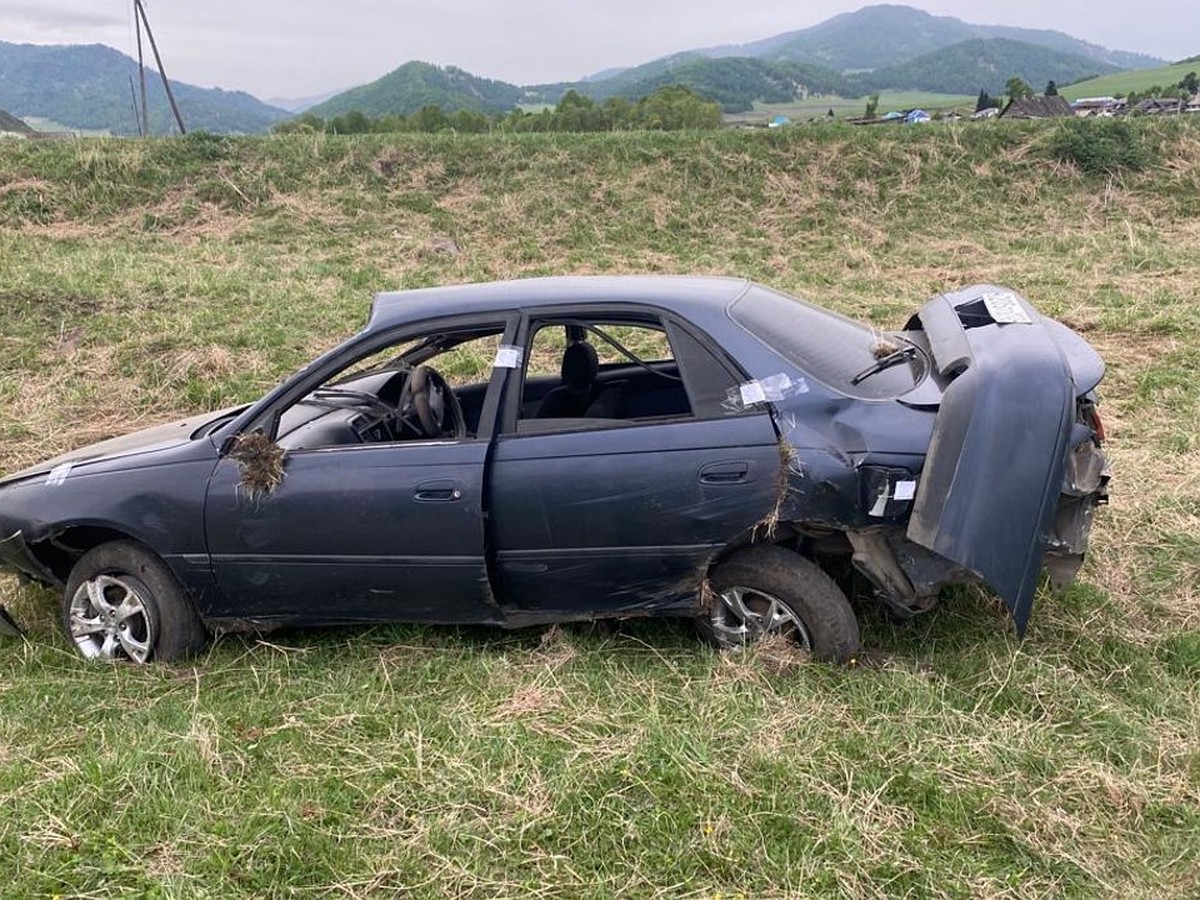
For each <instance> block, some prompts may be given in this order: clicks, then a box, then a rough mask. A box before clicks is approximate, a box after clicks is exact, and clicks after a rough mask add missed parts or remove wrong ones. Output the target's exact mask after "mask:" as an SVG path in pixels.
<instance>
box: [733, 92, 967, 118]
mask: <svg viewBox="0 0 1200 900" xmlns="http://www.w3.org/2000/svg"><path fill="white" fill-rule="evenodd" d="M867 99H868V98H867V97H838V96H832V95H831V96H819V97H808V98H807V99H805V100H798V101H796V102H795V103H756V104H755V105H754V109H753V110H751V111H749V112H744V113H730V114H727V115H726V116H725V120H726V121H727V122H730V123H736V122H759V123H761V122H769V121H771V119H773V118H774V117H775V116H787V117H788V118H789V119H792V120H793V121H795V122H805V121H807V120H809V119H811V118H813V117H814V116H824V115H826V114H828V112H829V110H831V109H832V110H833V112H834V115H835V116H837V117H839V118H847V117H852V116H861V115H862V114H863V112H864V111H865V110H866V107H867ZM976 99H977V98H975V97H968V96H966V95H959V94H936V93H931V92H929V91H883V92H881V93H880V94H879V115H883V114H884V113H887V112H891V111H892V110H906V109H914V108H917V107H919V108H921V109H925V110H927V111H928V112H930V113H934V112H937V111H948V110H951V109H957V110H958V111H959V112H960V113H969V112H974V111H975V101H976Z"/></svg>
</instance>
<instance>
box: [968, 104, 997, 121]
mask: <svg viewBox="0 0 1200 900" xmlns="http://www.w3.org/2000/svg"><path fill="white" fill-rule="evenodd" d="M998 115H1000V109H999V107H996V106H988V107H986V108H984V109H977V110H975V112H973V113H971V118H972V119H994V118H996V116H998Z"/></svg>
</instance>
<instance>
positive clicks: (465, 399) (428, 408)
mask: <svg viewBox="0 0 1200 900" xmlns="http://www.w3.org/2000/svg"><path fill="white" fill-rule="evenodd" d="M504 329H505V323H503V322H497V323H495V324H488V325H479V326H471V327H469V328H457V329H447V330H438V331H433V332H429V333H426V334H421V335H417V336H413V337H406V338H403V339H401V340H398V341H397V342H395V343H393V344H389V345H387V346H386V347H384V348H382V349H379V350H375V351H373V352H370V353H367V354H365V355H363V356H361V357H358V358H357V359H354V360H352V361H351V362H349V363H348V364H347V365H345V366H343V367H342V368H341V369H340V370H338V371H337V372H335V373H334V374H333V375H331V376H330V377H328V378H326V379H325V381H324V382H322V383H321V384H320V385H319V386H318V387H316V388H315V389H314V390H312V391H310V392H309V393H308V394H306V395H305V396H303V397H301V398H300V399H299V400H297V401H296V402H295V403H293V404H292V405H291V406H290V407H288V408H287V409H285V410H284V411H283V413H282V414H281V415H280V417H279V425H278V428H277V433H276V442H277V443H278V444H279V446H281V447H283V448H284V449H285V450H289V451H296V450H318V449H328V448H331V447H353V446H359V445H363V444H381V443H398V442H404V441H419V440H463V439H470V438H473V437H475V435H476V434H477V433H478V430H479V423H480V416H481V414H482V410H483V405H484V399H485V396H486V394H487V389H488V384H489V382H490V380H491V375H492V371H493V364H494V360H495V358H496V352H497V350H498V349H499V347H500V343H501V338H502V335H503V333H504Z"/></svg>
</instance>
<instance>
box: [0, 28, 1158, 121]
mask: <svg viewBox="0 0 1200 900" xmlns="http://www.w3.org/2000/svg"><path fill="white" fill-rule="evenodd" d="M1161 62H1162V61H1161V60H1158V59H1155V58H1153V57H1150V56H1147V55H1144V54H1138V53H1128V52H1124V51H1120V50H1110V49H1107V48H1105V47H1100V46H1098V45H1096V44H1091V43H1088V42H1086V41H1083V40H1080V39H1078V38H1075V37H1072V36H1070V35H1068V34H1064V33H1062V32H1058V31H1046V30H1037V29H1027V28H1016V27H1009V26H1001V25H973V24H970V23H967V22H963V21H961V20H959V19H956V18H953V17H950V16H934V15H931V14H929V13H926V12H922V11H921V10H917V9H913V8H911V7H908V6H896V5H880V6H868V7H864V8H863V9H860V10H858V11H856V12H851V13H843V14H841V15H837V16H834V17H833V18H831V19H828V20H827V21H824V22H822V23H820V24H818V25H814V26H812V27H811V28H805V29H802V30H799V31H790V32H786V33H783V34H778V35H775V36H773V37H769V38H765V39H763V40H759V41H754V42H751V43H747V44H730V45H724V46H714V47H706V48H701V49H696V50H688V51H683V52H680V53H674V54H671V55H670V56H665V57H662V58H660V59H655V60H651V61H650V62H647V63H645V64H643V65H640V66H635V67H632V68H626V69H606V70H604V71H602V72H597V73H595V74H593V75H590V76H588V77H585V78H582V79H580V80H579V81H574V82H560V83H554V84H540V85H529V86H521V85H515V84H509V83H507V82H504V81H496V80H493V79H488V78H481V77H479V76H477V75H473V74H471V73H469V72H466V71H464V70H463V69H459V68H456V67H453V66H449V67H441V66H435V65H431V64H429V63H424V62H416V61H413V62H408V63H405V64H403V65H401V66H400V67H399V68H397V69H395V70H393V71H392V72H389V73H388V74H387V75H385V76H383V77H382V78H380V79H378V80H376V81H373V82H371V83H370V84H364V85H360V86H358V87H355V88H351V89H350V90H347V91H343V92H340V93H337V94H335V95H333V96H328V95H326V96H323V97H310V98H300V99H294V100H279V101H276V102H277V105H271V104H267V103H263V102H261V101H259V100H257V99H256V98H254V97H252V96H251V95H249V94H246V93H243V92H240V91H223V90H221V89H219V88H213V89H206V88H200V87H196V86H194V85H188V84H184V83H182V82H174V81H173V82H172V89H173V90H174V92H175V94H176V97H177V99H178V101H179V105H180V107H181V108H182V110H183V115H184V118H185V120H186V122H187V124H188V126H189V128H192V129H205V130H208V131H213V132H261V131H266V130H267V129H269V128H270V127H271V126H272V125H273V124H275V123H276V122H279V121H281V120H283V119H286V118H288V117H289V116H290V115H293V114H295V113H296V112H300V111H303V110H305V109H307V111H308V112H311V113H312V114H314V115H318V116H325V117H331V116H337V115H341V114H344V113H347V112H350V111H351V110H358V111H359V112H362V113H365V114H367V115H371V116H380V115H384V114H398V115H410V114H412V113H414V112H416V111H417V110H419V109H420V108H421V107H423V106H434V105H436V106H440V107H441V108H442V109H443V110H444V111H446V112H453V111H456V110H459V109H469V110H475V111H477V112H482V113H486V114H493V115H494V114H498V113H503V112H507V111H509V110H512V109H513V108H514V107H515V106H517V105H522V104H525V105H539V104H553V103H556V102H558V100H559V99H561V98H562V96H563V95H564V94H565V93H566V92H567V91H569V90H574V91H577V92H578V93H580V94H583V95H586V96H588V97H591V98H593V99H595V100H597V101H603V100H606V99H608V98H610V97H615V96H624V97H627V98H629V99H631V100H636V99H638V98H640V97H644V96H647V95H649V94H652V93H654V91H656V90H657V89H658V88H660V87H662V86H664V85H667V84H684V85H687V86H688V87H690V88H692V89H693V90H695V91H696V92H697V93H699V94H701V95H702V96H704V97H706V98H708V99H712V100H716V101H718V102H720V103H721V105H722V106H723V107H724V109H725V110H726V111H729V112H736V111H740V110H745V109H749V108H750V107H751V106H752V105H753V103H755V102H767V103H785V102H788V101H790V100H793V99H795V98H796V97H797V96H802V95H807V94H839V95H841V96H845V97H855V96H863V95H865V94H868V93H873V92H878V91H883V90H921V91H934V92H939V93H952V94H972V95H973V94H975V93H977V92H978V91H979V90H980V89H983V90H986V91H987V92H988V93H991V94H999V93H1001V92H1002V91H1003V89H1004V85H1005V82H1006V81H1007V80H1008V78H1009V77H1010V76H1013V75H1017V76H1020V77H1021V78H1023V79H1024V80H1025V81H1026V82H1028V83H1029V84H1031V85H1033V86H1034V87H1035V88H1041V87H1042V85H1044V84H1045V83H1046V82H1047V81H1051V80H1053V81H1055V82H1057V83H1058V84H1060V85H1062V84H1067V83H1070V82H1073V81H1077V80H1080V79H1083V78H1088V77H1090V76H1093V75H1102V74H1106V73H1111V72H1116V71H1119V70H1124V69H1141V68H1151V67H1154V66H1157V65H1160V64H1161ZM130 76H132V77H134V78H135V79H136V77H137V64H136V63H135V62H134V61H133V60H132V59H130V58H129V57H128V56H125V55H124V54H122V53H119V52H118V51H116V50H113V49H111V48H109V47H105V46H102V45H99V44H93V45H67V46H33V45H27V44H10V43H4V42H0V109H7V110H8V111H10V112H11V113H13V114H14V115H17V116H37V117H43V118H47V119H51V120H53V121H56V122H60V123H62V124H64V125H67V126H70V127H72V128H80V129H107V130H109V131H112V132H114V133H117V134H131V133H136V124H137V120H136V118H135V115H134V111H133V101H132V97H131V95H130V87H129V79H130ZM147 76H148V77H147V87H148V93H149V105H150V108H151V115H150V119H151V122H150V124H151V131H152V132H154V133H166V132H169V131H170V130H171V129H172V128H173V124H172V121H171V117H170V110H169V107H168V106H167V103H166V98H165V95H164V93H163V90H162V87H161V84H160V83H159V81H158V78H157V73H156V72H154V71H153V70H149V71H148V72H147ZM318 101H319V102H318ZM313 104H315V105H313ZM281 107H286V108H281Z"/></svg>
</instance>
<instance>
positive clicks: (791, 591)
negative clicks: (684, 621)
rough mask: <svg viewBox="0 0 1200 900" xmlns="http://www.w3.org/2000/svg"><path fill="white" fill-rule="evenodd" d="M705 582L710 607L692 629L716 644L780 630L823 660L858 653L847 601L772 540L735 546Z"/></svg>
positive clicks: (811, 566)
mask: <svg viewBox="0 0 1200 900" xmlns="http://www.w3.org/2000/svg"><path fill="white" fill-rule="evenodd" d="M709 586H710V587H711V589H712V601H711V605H710V607H709V608H708V609H706V610H705V612H704V613H703V614H701V615H700V616H699V617H697V619H696V627H697V628H698V629H699V631H700V634H701V635H702V636H703V637H704V638H705V639H706V640H708V641H709V642H710V643H712V644H714V645H715V646H717V647H721V648H732V647H743V646H745V645H747V644H750V643H753V642H754V641H756V640H759V639H760V638H762V637H764V636H766V635H768V634H781V635H784V636H787V637H790V638H792V639H794V640H795V641H796V642H797V643H799V644H800V646H802V647H803V648H804V649H806V650H808V651H809V652H810V653H811V654H812V655H813V657H815V658H816V659H819V660H822V661H824V662H834V663H846V662H849V661H850V660H852V659H854V658H855V656H856V655H857V654H858V651H859V649H860V647H861V643H860V639H859V634H858V620H857V619H856V618H855V617H854V610H853V609H851V607H850V601H849V600H847V599H846V595H845V594H844V593H843V592H842V589H841V588H839V587H838V586H837V584H836V583H835V582H834V580H833V579H832V578H830V577H829V576H828V575H827V574H825V572H824V571H823V570H822V569H821V567H820V566H818V565H817V564H816V563H814V562H812V561H811V560H809V559H807V558H805V557H803V556H801V555H800V554H799V553H796V552H794V551H792V550H787V549H785V548H783V547H778V546H775V545H773V544H761V545H758V546H754V547H747V548H745V549H743V550H738V551H737V552H735V553H733V554H732V555H730V557H729V558H728V559H726V560H725V561H724V562H722V563H720V564H719V565H718V566H717V567H716V569H714V570H713V572H712V575H711V576H710V578H709Z"/></svg>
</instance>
